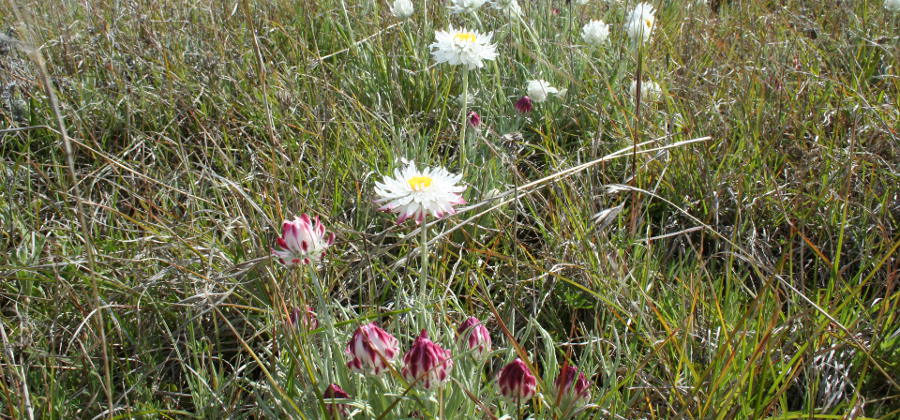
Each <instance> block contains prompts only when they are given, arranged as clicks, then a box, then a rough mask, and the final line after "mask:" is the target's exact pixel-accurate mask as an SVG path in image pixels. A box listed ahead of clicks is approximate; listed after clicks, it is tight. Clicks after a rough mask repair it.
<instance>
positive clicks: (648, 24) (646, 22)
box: [644, 18, 653, 29]
mask: <svg viewBox="0 0 900 420" xmlns="http://www.w3.org/2000/svg"><path fill="white" fill-rule="evenodd" d="M644 26H646V27H647V28H648V29H649V28H651V27H653V20H651V19H649V18H645V19H644Z"/></svg>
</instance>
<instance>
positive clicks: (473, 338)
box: [456, 316, 491, 357]
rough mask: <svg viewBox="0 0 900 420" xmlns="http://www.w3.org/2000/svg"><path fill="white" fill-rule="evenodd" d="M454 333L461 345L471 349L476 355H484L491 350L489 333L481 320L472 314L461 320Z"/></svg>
mask: <svg viewBox="0 0 900 420" xmlns="http://www.w3.org/2000/svg"><path fill="white" fill-rule="evenodd" d="M456 333H457V334H458V336H459V340H460V342H461V343H463V345H465V346H466V348H467V349H469V350H472V352H473V353H474V354H475V355H476V356H478V357H481V356H484V355H485V354H487V353H490V351H491V334H490V333H488V330H487V328H485V327H484V325H482V324H481V321H479V320H478V318H475V317H474V316H470V317H469V319H467V320H465V321H463V323H462V324H460V325H459V328H457V329H456Z"/></svg>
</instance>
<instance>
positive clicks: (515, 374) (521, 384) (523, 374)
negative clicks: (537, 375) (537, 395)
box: [497, 358, 537, 400]
mask: <svg viewBox="0 0 900 420" xmlns="http://www.w3.org/2000/svg"><path fill="white" fill-rule="evenodd" d="M536 384H537V381H536V380H535V379H534V375H532V374H531V372H530V371H529V370H528V366H525V362H523V361H522V359H519V358H516V360H513V361H512V362H511V363H510V364H508V365H506V366H504V367H503V369H500V375H498V376H497V386H498V387H499V388H500V395H502V396H504V397H506V398H509V399H512V400H527V399H529V398H531V397H533V396H534V388H535V385H536Z"/></svg>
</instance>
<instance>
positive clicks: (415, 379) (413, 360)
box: [400, 330, 453, 389]
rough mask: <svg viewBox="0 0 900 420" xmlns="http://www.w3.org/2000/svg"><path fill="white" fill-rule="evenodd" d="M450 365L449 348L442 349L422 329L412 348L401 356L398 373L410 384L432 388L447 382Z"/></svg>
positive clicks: (451, 360)
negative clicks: (401, 367) (401, 366)
mask: <svg viewBox="0 0 900 420" xmlns="http://www.w3.org/2000/svg"><path fill="white" fill-rule="evenodd" d="M452 367H453V359H451V358H450V350H444V349H442V348H441V346H439V345H437V344H435V343H434V342H432V341H431V340H429V339H428V333H427V332H426V331H425V330H422V333H421V334H420V335H419V338H417V339H416V341H415V342H413V345H412V348H410V349H409V351H408V352H406V355H404V356H403V370H402V371H401V372H400V373H401V374H403V379H406V381H407V382H409V383H410V384H413V385H415V386H418V387H420V388H424V389H432V388H433V387H438V386H440V385H443V384H444V382H447V380H448V379H449V378H450V369H451V368H452Z"/></svg>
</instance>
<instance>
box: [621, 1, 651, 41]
mask: <svg viewBox="0 0 900 420" xmlns="http://www.w3.org/2000/svg"><path fill="white" fill-rule="evenodd" d="M655 14H656V10H654V9H653V6H651V5H649V4H647V3H638V5H637V6H635V7H634V10H632V11H631V14H629V15H628V19H626V21H627V22H628V23H626V24H625V32H627V33H628V37H629V38H631V40H632V41H634V42H641V43H644V42H647V41H649V40H650V34H651V33H652V32H653V26H654V25H655V24H656V16H655Z"/></svg>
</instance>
